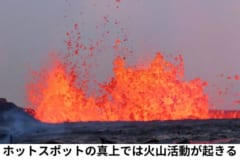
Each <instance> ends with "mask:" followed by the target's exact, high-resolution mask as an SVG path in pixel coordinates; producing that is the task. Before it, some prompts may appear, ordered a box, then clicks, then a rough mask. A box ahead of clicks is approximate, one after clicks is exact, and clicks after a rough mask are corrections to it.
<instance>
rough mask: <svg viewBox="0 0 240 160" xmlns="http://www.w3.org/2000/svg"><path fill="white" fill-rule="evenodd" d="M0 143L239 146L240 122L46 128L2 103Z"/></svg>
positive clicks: (130, 123) (70, 125)
mask: <svg viewBox="0 0 240 160" xmlns="http://www.w3.org/2000/svg"><path fill="white" fill-rule="evenodd" d="M0 143H33V144H34V143H41V144H45V143H71V144H72V143H74V144H76V143H240V119H235V120H181V121H152V122H79V123H64V124H43V123H40V122H39V121H37V120H35V119H33V118H32V117H31V116H29V115H28V114H26V113H25V112H24V111H23V110H22V109H21V108H18V107H17V106H15V105H14V104H12V103H8V102H4V103H3V102H0Z"/></svg>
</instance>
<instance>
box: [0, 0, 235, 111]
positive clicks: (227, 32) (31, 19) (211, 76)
mask: <svg viewBox="0 0 240 160" xmlns="http://www.w3.org/2000/svg"><path fill="white" fill-rule="evenodd" d="M116 6H119V8H116ZM104 16H108V17H110V18H111V19H113V20H115V19H117V20H118V21H119V22H120V26H121V28H124V30H125V32H126V33H127V37H128V41H127V46H128V47H130V48H132V49H133V51H134V55H133V56H132V57H131V58H130V59H132V60H133V59H134V58H137V59H141V57H144V56H145V57H146V55H147V56H148V57H150V58H151V57H153V56H154V54H155V52H156V51H161V52H162V53H164V54H169V53H171V54H174V55H175V54H179V53H181V54H182V55H183V57H184V61H185V76H186V78H187V79H193V78H195V77H201V78H202V79H204V80H206V81H208V82H210V84H216V85H218V86H220V87H221V88H225V87H230V91H231V92H232V93H237V92H238V93H239V92H240V87H239V86H240V85H239V84H240V82H238V83H237V82H234V81H228V80H226V79H224V78H219V75H220V74H221V73H225V74H227V75H235V74H239V75H240V70H239V69H240V63H239V60H240V45H239V42H240V32H239V28H240V1H239V0H231V1H226V0H211V1H209V0H195V1H192V0H181V1H178V0H150V1H149V0H131V1H129V0H121V1H120V3H118V2H116V1H115V0H101V1H100V0H81V1H79V0H72V1H71V0H51V1H49V0H41V1H32V0H21V1H18V0H1V2H0V97H6V98H7V99H8V100H9V101H12V102H14V103H16V104H17V105H19V106H25V105H26V96H25V85H26V83H27V82H28V81H29V79H30V78H31V77H30V74H29V72H30V69H40V68H41V67H42V66H44V65H45V64H46V62H47V59H48V54H49V52H50V51H59V52H62V53H65V52H66V45H65V43H64V40H66V37H65V33H66V32H67V31H69V30H70V29H71V27H72V25H73V23H78V24H79V26H80V27H81V30H80V31H81V33H83V34H84V37H86V39H88V38H91V39H95V38H96V37H97V36H99V35H97V33H96V32H95V30H96V25H98V24H100V23H102V21H103V17H104ZM107 27H108V28H109V30H110V33H111V38H112V39H114V38H118V34H121V33H119V29H120V27H118V28H114V26H112V27H111V24H110V25H109V26H107ZM106 43H108V44H109V46H110V45H111V44H112V41H111V39H108V40H106ZM112 58H113V56H112V55H111V53H109V56H107V57H106V56H105V57H102V55H101V54H99V57H98V59H99V61H101V62H100V63H101V66H100V68H99V69H100V70H99V71H101V72H102V73H99V75H97V76H99V77H100V78H99V79H103V80H104V78H105V77H106V76H107V75H108V76H109V75H110V74H111V71H110V68H111V65H112ZM132 63H134V62H132ZM103 72H104V73H103ZM206 92H208V93H209V94H210V97H212V99H214V98H216V94H215V91H214V90H213V89H211V88H210V89H208V91H206ZM232 97H233V96H231V95H230V96H225V97H222V98H224V99H225V100H226V101H228V100H229V101H231V100H232ZM238 98H239V96H238ZM239 99H240V98H239ZM229 103H230V102H229ZM229 103H226V104H229ZM223 104H224V103H221V104H219V105H218V107H219V108H221V109H223V108H224V109H228V108H227V107H228V105H223Z"/></svg>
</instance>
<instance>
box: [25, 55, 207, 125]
mask: <svg viewBox="0 0 240 160" xmlns="http://www.w3.org/2000/svg"><path fill="white" fill-rule="evenodd" d="M175 59H176V60H177V61H178V65H174V64H173V63H170V62H168V61H166V60H165V59H164V57H163V56H162V55H161V54H160V53H157V54H156V57H155V58H154V59H153V61H152V62H151V64H150V65H149V66H148V67H146V68H144V69H138V68H137V67H136V68H134V67H133V68H130V67H125V65H124V63H125V62H124V59H122V58H120V57H117V58H116V59H115V61H114V69H113V70H114V74H115V76H114V77H113V78H112V80H111V81H110V82H108V83H105V84H101V88H103V89H104V90H105V92H104V94H102V95H100V96H99V97H87V96H86V95H85V92H84V91H83V90H82V89H81V86H77V85H76V80H77V79H76V77H77V75H76V73H75V71H71V72H67V66H66V65H64V64H63V63H62V62H61V61H60V60H55V62H54V64H55V65H53V67H52V68H51V69H50V70H49V72H48V73H47V76H46V79H45V81H43V80H42V81H39V82H36V83H35V84H33V85H32V87H30V92H29V93H30V94H29V100H30V102H31V104H32V106H36V109H35V117H36V118H37V119H39V120H41V121H44V122H53V123H58V122H66V121H71V122H76V121H118V120H123V121H125V120H126V121H129V120H131V121H132V120H138V121H149V120H176V119H189V118H191V119H193V118H194V119H206V118H209V114H208V109H209V104H208V97H207V95H205V94H204V92H203V89H204V86H205V85H206V83H205V82H203V81H202V80H200V79H194V80H192V81H189V82H188V81H184V80H183V79H182V76H183V74H184V70H183V59H182V57H181V56H178V57H176V58H175ZM41 84H45V85H44V86H42V87H38V90H37V92H38V93H37V94H38V95H40V96H39V97H38V98H36V97H35V95H36V93H35V94H33V92H31V91H32V90H31V89H33V88H34V87H33V86H34V85H35V86H39V85H41ZM35 89H36V87H35Z"/></svg>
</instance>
